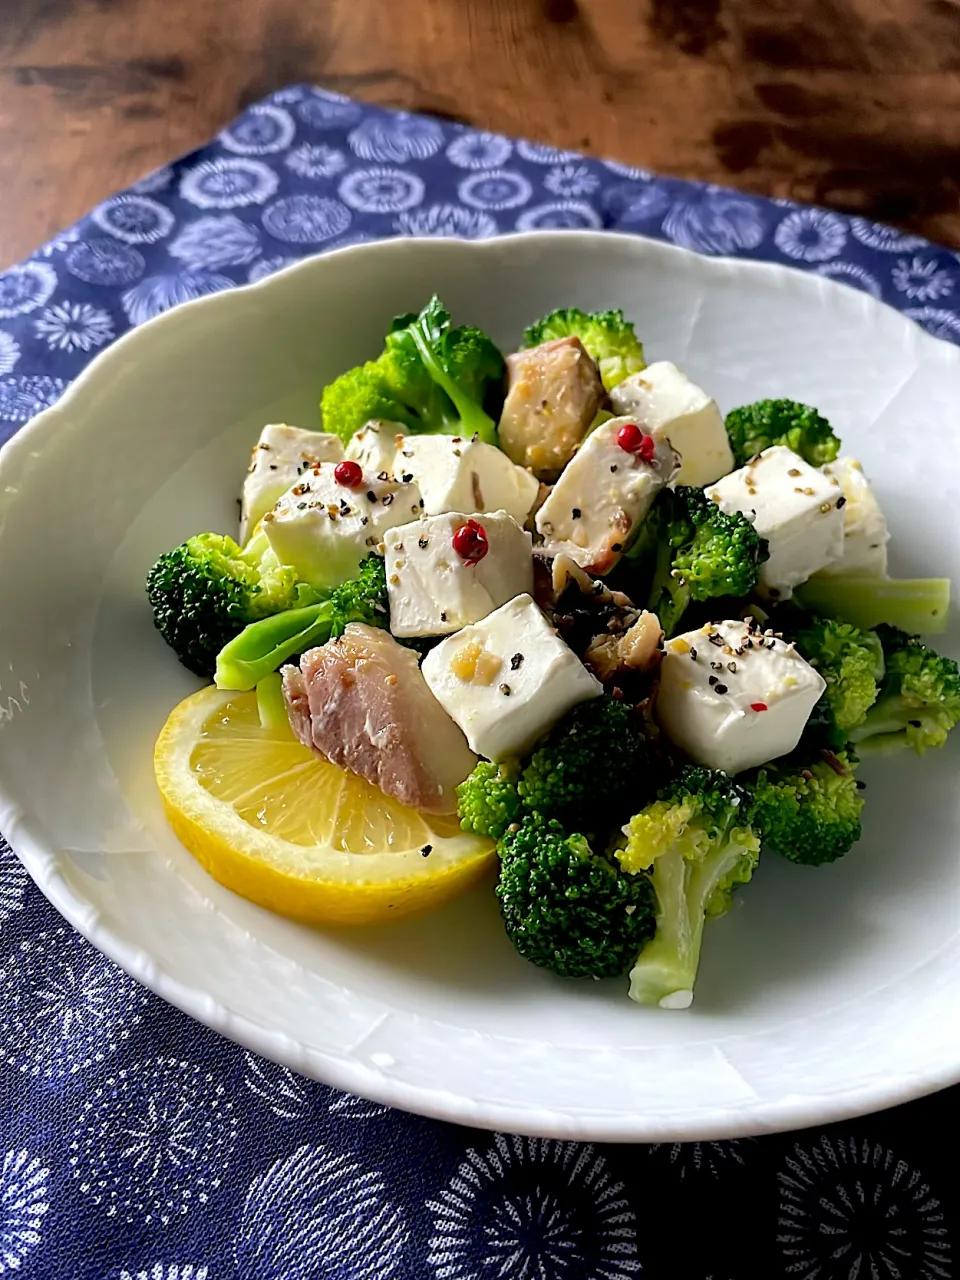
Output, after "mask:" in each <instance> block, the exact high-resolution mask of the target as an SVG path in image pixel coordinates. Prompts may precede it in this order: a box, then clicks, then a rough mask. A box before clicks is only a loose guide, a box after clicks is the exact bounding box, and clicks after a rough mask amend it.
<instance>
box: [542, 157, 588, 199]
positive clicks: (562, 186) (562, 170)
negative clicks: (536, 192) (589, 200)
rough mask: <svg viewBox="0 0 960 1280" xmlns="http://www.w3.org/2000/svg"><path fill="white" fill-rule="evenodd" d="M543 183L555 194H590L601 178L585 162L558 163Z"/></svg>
mask: <svg viewBox="0 0 960 1280" xmlns="http://www.w3.org/2000/svg"><path fill="white" fill-rule="evenodd" d="M543 185H544V186H545V187H546V189H547V190H548V191H550V192H552V193H553V195H555V196H588V195H591V194H592V193H593V192H594V191H596V189H597V187H599V185H600V179H599V178H598V177H597V175H596V174H595V173H594V172H593V171H592V170H591V169H590V168H589V166H587V165H585V164H558V165H556V166H555V167H554V168H553V169H551V170H550V172H549V173H548V174H547V175H546V176H545V177H544V179H543Z"/></svg>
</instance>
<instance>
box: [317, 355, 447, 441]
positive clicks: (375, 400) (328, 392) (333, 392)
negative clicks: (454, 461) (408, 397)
mask: <svg viewBox="0 0 960 1280" xmlns="http://www.w3.org/2000/svg"><path fill="white" fill-rule="evenodd" d="M320 412H321V415H322V417H323V428H324V430H325V431H330V432H332V433H333V434H334V435H338V436H339V437H340V439H341V440H342V441H343V442H344V443H345V444H346V443H347V442H348V441H349V440H350V438H351V436H353V435H354V434H355V433H356V432H357V431H359V430H360V429H361V428H362V427H364V426H366V424H367V423H368V422H372V421H383V422H396V423H398V424H399V425H400V426H403V427H406V428H407V430H408V431H417V430H421V429H422V426H421V424H420V422H419V420H418V419H417V418H416V417H415V415H414V414H413V413H411V412H410V411H409V410H408V409H407V407H406V405H405V404H401V402H400V400H398V399H397V397H396V396H395V395H394V394H393V391H392V389H391V387H390V384H389V383H388V381H387V378H386V376H385V374H384V370H383V368H382V367H381V366H380V364H379V363H378V362H377V361H375V360H370V361H368V362H367V363H366V364H361V365H358V366H357V367H356V368H355V369H349V370H348V371H347V372H346V373H344V374H342V375H341V376H340V377H339V378H337V379H336V381H335V382H331V383H330V385H329V386H328V387H325V388H324V391H323V396H322V398H321V400H320Z"/></svg>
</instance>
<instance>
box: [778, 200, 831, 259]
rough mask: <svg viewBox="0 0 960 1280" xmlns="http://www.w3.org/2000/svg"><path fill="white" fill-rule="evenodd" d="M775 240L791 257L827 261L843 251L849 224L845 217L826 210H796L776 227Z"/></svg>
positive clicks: (779, 247)
mask: <svg viewBox="0 0 960 1280" xmlns="http://www.w3.org/2000/svg"><path fill="white" fill-rule="evenodd" d="M773 240H774V243H775V244H776V246H777V248H778V249H779V250H780V251H781V252H782V253H785V254H786V255H787V257H788V258H796V259H797V260H798V261H800V262H826V261H828V260H829V259H830V258H836V257H837V256H838V255H839V254H840V253H842V252H843V247H844V245H845V244H846V243H847V227H846V224H845V223H844V221H843V219H842V218H840V217H838V216H837V215H836V214H835V213H827V211H826V210H825V209H795V210H794V211H793V213H788V214H787V216H786V217H785V218H784V219H783V221H782V222H781V223H780V225H779V226H778V227H777V229H776V231H775V232H774V233H773Z"/></svg>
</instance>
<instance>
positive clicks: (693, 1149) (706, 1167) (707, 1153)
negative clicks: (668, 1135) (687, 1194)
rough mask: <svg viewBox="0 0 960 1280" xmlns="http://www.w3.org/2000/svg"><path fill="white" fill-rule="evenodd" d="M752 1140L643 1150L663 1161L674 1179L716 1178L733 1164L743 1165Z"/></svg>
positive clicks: (677, 1144) (676, 1144) (670, 1144)
mask: <svg viewBox="0 0 960 1280" xmlns="http://www.w3.org/2000/svg"><path fill="white" fill-rule="evenodd" d="M755 1141H756V1140H755V1139H753V1138H732V1139H730V1140H729V1141H727V1142H652V1143H651V1144H650V1145H649V1147H647V1152H648V1154H649V1155H650V1156H651V1157H653V1158H659V1159H663V1158H664V1157H665V1158H666V1162H667V1164H669V1166H670V1168H671V1169H672V1170H673V1171H674V1172H675V1173H676V1175H677V1177H679V1178H681V1179H683V1178H693V1177H697V1176H698V1175H701V1174H707V1175H709V1176H710V1177H712V1178H719V1177H720V1175H721V1173H724V1172H725V1171H726V1170H728V1169H729V1168H731V1167H732V1166H734V1165H745V1164H746V1159H745V1156H744V1153H745V1152H746V1150H747V1149H748V1148H749V1146H750V1145H752V1144H754V1143H755Z"/></svg>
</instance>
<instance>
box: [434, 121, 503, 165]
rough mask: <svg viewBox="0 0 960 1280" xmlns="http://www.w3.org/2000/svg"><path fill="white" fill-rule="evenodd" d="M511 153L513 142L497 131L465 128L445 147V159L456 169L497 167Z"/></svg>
mask: <svg viewBox="0 0 960 1280" xmlns="http://www.w3.org/2000/svg"><path fill="white" fill-rule="evenodd" d="M512 154H513V143H512V142H511V141H510V139H509V138H504V137H503V135H502V134H499V133H474V132H473V130H465V131H464V132H463V133H461V134H460V136H459V137H457V138H454V140H453V141H452V142H451V143H450V145H449V146H448V147H447V159H448V160H449V161H450V163H451V164H455V165H456V166H457V168H458V169H498V168H499V167H500V166H501V165H502V164H506V162H507V161H508V160H509V159H510V157H511V155H512Z"/></svg>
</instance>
